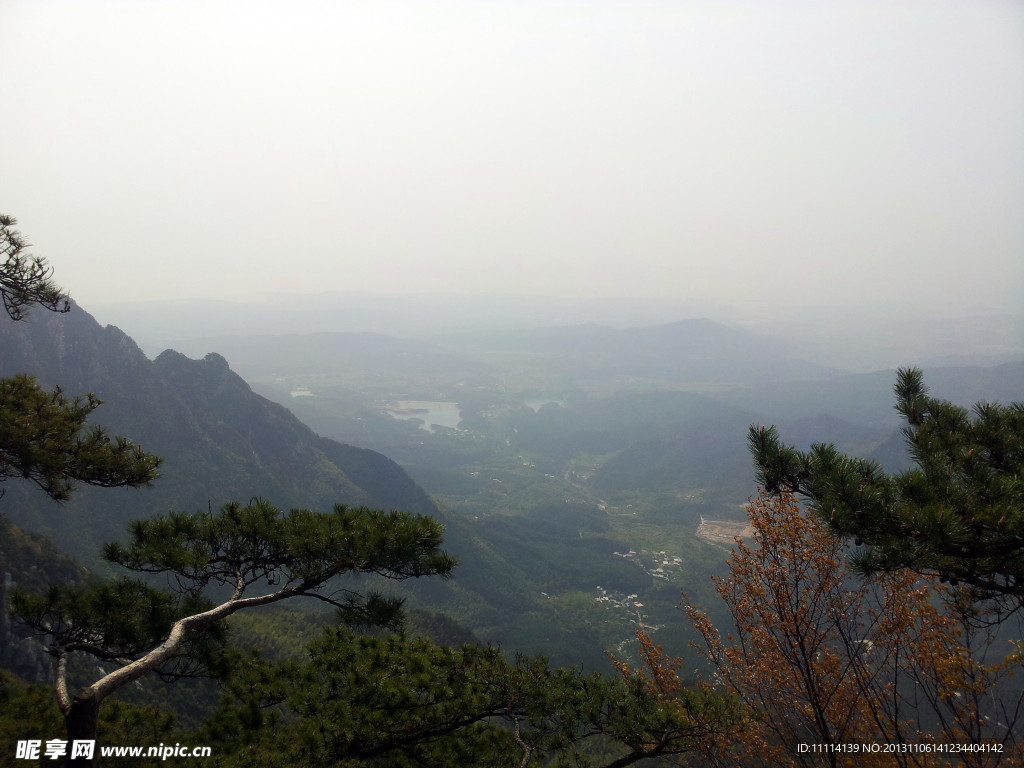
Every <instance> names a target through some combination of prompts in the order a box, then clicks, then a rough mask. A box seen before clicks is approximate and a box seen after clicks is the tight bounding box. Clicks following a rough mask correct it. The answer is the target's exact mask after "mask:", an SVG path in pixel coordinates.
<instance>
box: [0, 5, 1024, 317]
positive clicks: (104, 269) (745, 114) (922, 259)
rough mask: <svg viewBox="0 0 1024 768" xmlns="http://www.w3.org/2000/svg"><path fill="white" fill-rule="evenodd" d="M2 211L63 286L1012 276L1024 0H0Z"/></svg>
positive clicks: (1019, 292)
mask: <svg viewBox="0 0 1024 768" xmlns="http://www.w3.org/2000/svg"><path fill="white" fill-rule="evenodd" d="M0 211H3V212H7V213H10V214H12V215H14V216H16V217H18V219H19V226H20V229H21V231H22V232H23V234H24V235H26V236H27V237H28V239H29V240H31V242H32V243H33V245H34V252H35V253H38V254H40V255H44V256H46V257H48V258H49V259H50V261H51V262H52V263H53V265H54V266H55V267H56V269H57V277H58V279H59V282H60V283H61V284H62V285H63V286H64V287H66V288H67V289H69V290H70V292H71V294H72V295H73V296H74V297H75V298H76V299H77V300H78V301H79V302H80V303H82V304H83V305H84V306H85V307H86V308H87V309H88V306H89V304H90V303H103V302H111V301H119V300H132V299H152V298H175V297H180V298H195V297H214V296H219V297H226V298H246V297H256V296H260V295H266V294H270V293H272V292H275V291H281V290H284V291H296V292H302V291H325V290H346V291H347V290H367V291H381V292H420V291H424V292H425V291H445V292H453V293H504V294H530V295H544V296H558V295H567V296H701V297H705V298H710V299H717V300H721V301H726V302H729V303H750V304H755V303H756V304H760V305H762V306H771V305H772V304H786V303H794V302H798V303H805V304H806V303H813V304H818V303H823V302H837V303H838V302H853V301H868V300H871V301H874V300H895V299H899V298H901V297H903V298H908V299H909V298H924V299H925V300H926V301H928V302H932V303H934V304H935V305H936V306H940V305H941V304H942V303H943V302H946V301H952V300H956V301H957V303H961V302H966V303H990V304H994V305H998V306H1000V307H1001V308H1003V309H1009V310H1012V311H1020V310H1021V307H1022V306H1024V3H1021V2H1017V0H1006V1H1004V2H997V1H994V0H993V1H992V2H988V1H986V0H970V1H969V2H968V1H966V0H956V1H955V2H941V0H923V1H922V2H909V1H905V2H901V0H885V1H884V2H869V1H867V0H851V1H849V2H847V1H844V0H818V1H817V2H815V1H813V0H801V1H794V2H773V1H772V0H750V1H749V2H739V1H738V0H737V1H731V0H711V1H708V2H699V1H697V0H693V1H689V2H688V1H686V0H676V1H674V2H669V1H665V2H644V1H643V0H621V1H618V2H611V1H604V0H581V1H580V2H567V1H561V0H547V1H546V2H530V1H529V0H515V1H512V0H509V1H508V2H486V1H474V2H443V1H437V0H434V1H431V2H424V1H422V0H415V1H412V0H410V1H409V2H389V1H388V0H372V1H367V2H301V1H300V2H253V1H251V0H248V1H246V2H215V1H214V2H208V1H207V2H181V1H180V0H175V2H157V1H154V0H146V1H145V2H143V1H142V0H138V1H137V2H120V3H116V2H99V1H98V0H96V1H93V0H73V1H71V2H49V1H47V0H30V1H26V2H11V1H10V0H0Z"/></svg>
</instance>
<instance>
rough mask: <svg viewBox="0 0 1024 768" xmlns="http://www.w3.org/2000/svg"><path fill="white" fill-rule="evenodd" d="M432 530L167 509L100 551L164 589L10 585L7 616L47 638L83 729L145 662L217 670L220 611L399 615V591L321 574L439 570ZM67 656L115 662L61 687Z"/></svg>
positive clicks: (348, 518) (398, 518)
mask: <svg viewBox="0 0 1024 768" xmlns="http://www.w3.org/2000/svg"><path fill="white" fill-rule="evenodd" d="M441 533H442V528H441V526H440V525H439V524H438V523H436V522H435V521H433V520H431V519H430V518H426V517H423V516H414V515H406V514H401V513H398V512H391V513H385V512H380V511H376V510H369V509H366V508H359V509H349V508H347V507H344V506H341V505H339V506H337V507H335V509H334V511H333V512H332V513H328V514H321V513H316V512H312V511H310V510H292V511H291V512H290V513H287V514H282V513H281V512H280V511H279V510H278V509H276V508H275V507H273V506H272V505H270V504H268V503H266V502H263V501H254V502H253V503H251V504H249V505H248V506H245V507H243V506H241V505H239V504H235V503H232V504H227V505H225V506H224V507H223V508H222V509H221V510H220V511H219V512H218V513H217V514H212V513H203V512H200V513H197V514H193V515H186V514H176V513H172V514H170V515H168V516H167V517H164V518H158V519H154V520H148V521H140V522H137V523H135V524H134V525H133V526H132V530H131V536H130V540H129V542H128V543H127V544H126V545H119V544H108V545H107V547H106V550H105V553H104V554H105V556H106V557H107V558H108V559H109V560H111V561H113V562H115V563H118V564H120V565H121V566H123V567H125V568H127V569H129V570H132V571H135V572H140V573H150V574H163V575H165V576H167V577H168V581H169V583H173V584H175V585H176V586H177V590H176V591H173V592H171V591H161V590H156V589H153V588H152V587H149V586H148V585H147V584H145V583H143V582H141V581H137V580H131V579H124V580H122V581H119V582H116V583H113V584H97V585H94V586H91V587H87V588H84V589H71V588H66V587H59V586H53V587H50V589H49V590H48V591H47V592H46V594H43V595H36V596H31V595H27V594H25V593H23V592H20V591H18V592H15V594H14V595H13V600H12V605H13V608H12V615H13V616H14V617H15V618H16V619H18V620H19V621H21V622H22V623H24V624H25V625H27V626H28V627H30V628H31V629H32V630H33V631H34V632H36V633H37V634H39V635H42V636H45V637H46V638H47V647H46V652H47V653H49V654H50V655H51V656H53V658H54V661H55V668H56V680H55V688H56V694H57V702H58V705H59V706H60V709H61V711H62V712H63V713H64V715H65V720H66V724H67V733H68V737H69V738H94V737H95V734H96V729H97V727H98V716H99V713H100V704H101V702H102V701H103V699H104V698H106V697H107V696H109V695H110V694H111V693H113V692H114V691H117V690H119V689H120V688H122V687H124V686H125V685H127V684H128V683H130V682H132V681H134V680H137V679H138V678H140V677H142V676H143V675H146V674H147V673H149V672H156V673H158V674H159V675H161V677H163V678H164V679H176V678H178V677H181V676H192V675H197V674H206V673H209V672H212V671H216V672H219V673H221V674H223V672H224V669H225V667H224V666H223V665H224V663H225V654H224V648H223V640H224V637H225V632H226V626H225V623H224V619H226V618H228V617H229V616H231V615H232V614H234V613H235V612H237V611H240V610H243V609H246V608H253V607H256V606H261V605H270V604H273V603H276V602H279V601H282V600H287V599H290V598H293V597H303V596H306V597H316V598H318V599H320V600H323V601H325V602H327V603H329V604H331V605H333V606H335V607H337V608H338V610H339V614H340V616H341V618H342V620H344V621H349V622H352V623H378V624H383V625H386V626H398V625H400V623H401V618H402V617H401V603H400V601H396V600H388V599H384V598H381V597H379V596H376V595H373V594H370V595H367V596H363V595H361V594H360V593H358V592H357V591H355V590H353V589H349V588H344V587H339V586H337V585H333V584H330V582H332V580H334V579H335V577H337V576H340V575H343V574H375V575H377V576H380V577H383V578H387V579H397V580H403V579H407V578H412V577H417V576H426V575H431V574H437V575H448V574H449V573H450V571H451V569H452V567H453V566H454V561H453V560H452V558H450V557H448V556H447V555H446V554H444V553H443V552H441V551H440V549H439V547H440V544H441ZM208 587H211V588H217V587H219V588H221V589H220V591H221V592H223V589H224V588H225V587H227V588H228V590H229V597H228V598H227V599H226V600H223V601H222V602H220V603H219V604H216V605H215V604H213V603H211V602H209V601H208V600H206V599H205V598H204V597H203V593H204V590H206V589H207V588H208ZM213 591H214V592H216V591H217V590H216V589H214V590H213ZM73 654H85V655H87V656H91V657H93V658H94V659H97V660H100V661H104V662H111V663H114V664H115V665H117V668H116V669H115V670H114V671H112V672H104V673H102V675H101V677H100V678H99V679H98V680H96V681H95V682H94V683H92V684H91V685H86V686H84V687H82V688H80V689H79V690H78V691H76V692H75V693H74V695H73V696H72V695H71V693H70V691H69V685H68V677H69V675H68V664H69V661H70V660H71V658H72V656H73Z"/></svg>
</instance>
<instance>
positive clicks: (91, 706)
mask: <svg viewBox="0 0 1024 768" xmlns="http://www.w3.org/2000/svg"><path fill="white" fill-rule="evenodd" d="M99 714H100V700H99V699H98V698H97V697H96V696H95V694H93V695H86V696H82V695H81V694H79V695H78V696H75V698H74V699H73V700H72V702H71V710H70V711H69V712H68V713H67V714H66V715H65V716H64V725H65V726H66V727H67V734H68V736H67V738H68V745H67V757H66V758H65V764H66V765H73V766H76V768H87V766H94V765H96V754H95V753H98V752H99V745H96V744H95V742H96V729H97V726H98V723H99ZM76 740H77V741H92V742H93V744H94V745H95V749H94V754H93V757H92V759H86V758H83V757H78V758H75V759H72V758H71V754H72V746H73V744H74V742H75V741H76Z"/></svg>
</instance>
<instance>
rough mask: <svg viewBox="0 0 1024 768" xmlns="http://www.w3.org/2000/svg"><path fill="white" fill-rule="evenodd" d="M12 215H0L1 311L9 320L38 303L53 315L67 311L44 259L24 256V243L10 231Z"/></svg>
mask: <svg viewBox="0 0 1024 768" xmlns="http://www.w3.org/2000/svg"><path fill="white" fill-rule="evenodd" d="M17 223H18V221H17V219H15V218H14V217H13V216H7V215H3V214H0V259H3V262H2V263H0V296H2V297H3V302H4V310H5V311H6V312H7V314H8V315H9V316H10V317H11V319H12V320H21V319H22V318H24V317H25V316H26V315H28V307H30V306H31V305H33V304H38V305H39V306H41V307H43V308H44V309H49V310H51V311H53V312H67V311H68V310H69V309H70V306H69V302H68V297H67V296H65V295H64V292H63V291H61V289H60V288H58V287H57V285H56V284H55V283H54V282H53V280H52V279H51V276H52V274H53V268H52V267H50V266H49V265H48V264H47V263H46V259H44V258H42V257H39V256H30V255H29V254H27V253H25V249H26V248H28V243H27V242H25V240H24V239H22V237H21V233H20V232H18V231H17V230H15V229H14V226H15V225H16V224H17Z"/></svg>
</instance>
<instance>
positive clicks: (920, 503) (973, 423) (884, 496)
mask: <svg viewBox="0 0 1024 768" xmlns="http://www.w3.org/2000/svg"><path fill="white" fill-rule="evenodd" d="M896 378H897V380H896V386H895V393H896V406H895V407H896V410H897V411H898V412H899V414H900V415H901V416H902V417H903V419H904V420H905V422H906V424H905V426H904V427H903V434H904V435H905V437H906V441H907V446H908V449H909V451H910V456H911V458H912V459H913V461H914V464H915V465H916V466H915V467H914V468H912V469H910V470H908V471H905V472H900V473H897V474H894V475H889V474H887V473H886V472H884V471H883V470H882V468H881V467H880V466H879V465H878V464H877V463H876V462H873V461H868V460H865V459H859V458H851V457H849V456H845V455H843V454H842V453H840V452H839V451H838V450H837V449H836V448H835V446H834V445H832V444H822V443H819V444H815V445H813V446H811V449H810V450H809V451H808V452H803V451H799V450H797V449H796V448H794V447H792V446H787V445H784V444H783V443H782V442H781V441H780V438H779V434H778V430H777V429H776V428H775V427H767V428H766V427H758V426H752V427H751V428H750V433H749V436H748V439H749V443H750V448H751V452H752V453H753V455H754V462H755V465H756V467H757V477H758V481H759V482H760V483H761V484H762V485H763V486H764V488H765V490H767V491H768V492H770V493H785V492H793V493H796V494H799V495H801V496H803V497H805V498H807V499H809V500H810V501H811V505H812V508H813V509H814V510H815V511H816V512H817V514H818V515H819V516H820V517H821V519H822V520H823V521H824V522H826V523H827V524H828V525H829V527H830V528H831V530H832V531H833V532H834V533H837V534H841V535H846V536H850V537H854V538H855V543H856V544H857V545H858V546H859V547H861V549H860V550H859V551H858V552H857V554H856V556H855V557H854V564H855V565H856V566H857V567H858V568H859V569H860V570H861V571H863V572H869V573H870V572H877V571H891V570H896V569H900V568H909V569H911V570H912V571H915V572H917V573H921V574H935V575H938V576H939V578H940V579H941V580H943V581H947V582H950V583H952V584H953V585H956V584H958V583H961V582H962V583H964V584H967V585H970V587H972V589H973V590H974V592H975V595H976V596H977V597H980V598H1008V599H1010V600H1011V601H1014V602H1015V603H1016V605H1017V606H1019V605H1020V602H1021V599H1022V598H1024V472H1022V470H1024V404H1022V403H1013V404H1011V405H1007V406H1003V405H999V404H996V403H986V402H980V403H978V404H977V405H975V406H974V410H973V414H972V413H970V412H968V411H967V410H966V409H964V408H961V407H959V406H957V405H954V404H952V403H950V402H947V401H944V400H939V399H936V398H933V397H930V396H929V395H928V389H927V388H926V387H925V385H924V377H923V374H922V372H921V371H920V370H919V369H916V368H904V369H900V370H899V371H898V372H897V377H896Z"/></svg>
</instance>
